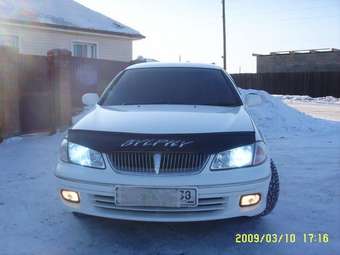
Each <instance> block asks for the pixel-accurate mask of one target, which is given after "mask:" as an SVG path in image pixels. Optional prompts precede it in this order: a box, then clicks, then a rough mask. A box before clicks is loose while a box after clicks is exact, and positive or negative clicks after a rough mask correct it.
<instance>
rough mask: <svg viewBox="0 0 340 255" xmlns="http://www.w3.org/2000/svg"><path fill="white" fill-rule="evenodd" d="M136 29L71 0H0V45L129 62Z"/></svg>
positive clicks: (26, 51)
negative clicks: (67, 51) (52, 50)
mask: <svg viewBox="0 0 340 255" xmlns="http://www.w3.org/2000/svg"><path fill="white" fill-rule="evenodd" d="M142 38H144V36H143V35H142V34H140V33H139V32H138V31H136V30H134V29H132V28H130V27H128V26H126V25H124V24H122V23H120V22H118V21H116V20H113V19H111V18H109V17H106V16H104V15H103V14H101V13H98V12H95V11H93V10H91V9H89V8H87V7H85V6H83V5H81V4H79V3H77V2H75V1H73V0H58V1H55V0H44V1H39V0H21V1H19V0H15V1H13V0H0V46H10V47H14V48H17V49H18V51H19V53H22V54H30V55H42V56H46V54H47V52H48V51H49V50H51V49H67V50H69V51H71V52H72V55H73V56H75V57H86V58H99V59H107V60H115V61H124V62H130V61H131V60H132V42H133V41H134V40H137V39H142Z"/></svg>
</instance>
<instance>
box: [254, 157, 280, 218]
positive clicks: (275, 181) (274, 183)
mask: <svg viewBox="0 0 340 255" xmlns="http://www.w3.org/2000/svg"><path fill="white" fill-rule="evenodd" d="M270 169H271V172H272V176H271V179H270V183H269V188H268V194H267V204H266V209H264V211H263V212H262V213H261V214H259V215H258V216H265V215H267V214H269V213H271V212H272V211H273V209H274V208H275V206H276V203H277V200H278V199H279V194H280V181H279V174H278V172H277V168H276V166H275V164H274V162H273V160H272V159H271V160H270Z"/></svg>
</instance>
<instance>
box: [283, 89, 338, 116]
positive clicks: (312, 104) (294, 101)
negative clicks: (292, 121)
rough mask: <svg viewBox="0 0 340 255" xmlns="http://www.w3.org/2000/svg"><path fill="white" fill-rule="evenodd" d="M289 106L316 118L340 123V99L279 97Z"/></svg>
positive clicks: (329, 97)
mask: <svg viewBox="0 0 340 255" xmlns="http://www.w3.org/2000/svg"><path fill="white" fill-rule="evenodd" d="M277 97H279V98H281V99H282V100H283V101H284V102H285V103H287V104H288V105H289V106H291V107H293V108H295V109H297V110H299V111H302V112H305V113H307V114H309V115H311V116H313V117H315V118H322V119H328V120H335V121H340V98H335V97H331V96H327V97H316V98H312V97H310V96H286V95H285V96H277Z"/></svg>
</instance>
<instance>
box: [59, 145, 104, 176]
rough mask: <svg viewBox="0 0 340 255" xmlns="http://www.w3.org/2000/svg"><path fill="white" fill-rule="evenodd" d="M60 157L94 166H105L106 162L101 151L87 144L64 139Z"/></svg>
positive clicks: (66, 160) (74, 162)
mask: <svg viewBox="0 0 340 255" xmlns="http://www.w3.org/2000/svg"><path fill="white" fill-rule="evenodd" d="M60 159H61V160H62V161H64V162H70V163H73V164H77V165H81V166H87V167H93V168H100V169H104V168H105V162H104V159H103V156H102V154H101V153H100V152H98V151H95V150H92V149H90V148H87V147H85V146H82V145H79V144H75V143H71V142H68V141H67V140H66V139H64V140H63V141H62V143H61V147H60Z"/></svg>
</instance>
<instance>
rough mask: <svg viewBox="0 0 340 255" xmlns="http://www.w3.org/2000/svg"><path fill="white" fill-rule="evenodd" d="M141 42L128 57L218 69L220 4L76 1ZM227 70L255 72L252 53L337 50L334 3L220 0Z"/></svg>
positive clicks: (216, 0) (339, 15)
mask: <svg viewBox="0 0 340 255" xmlns="http://www.w3.org/2000/svg"><path fill="white" fill-rule="evenodd" d="M77 2H79V3H81V4H83V5H85V6H87V7H89V8H91V9H93V10H96V11H98V12H101V13H102V14H105V15H106V16H108V17H110V18H113V19H115V20H117V21H119V22H121V23H123V24H125V25H128V26H130V27H132V28H134V29H136V30H138V31H139V32H141V33H142V34H143V35H144V36H145V37H146V38H145V39H143V40H138V41H135V42H134V44H133V56H134V58H136V57H138V56H143V57H146V58H154V59H157V60H159V61H164V62H178V61H180V59H181V61H182V62H187V61H188V62H199V63H215V64H217V65H220V66H222V65H223V59H222V55H223V48H222V47H223V44H222V5H221V0H77ZM226 28H227V42H226V44H227V71H228V72H230V73H239V72H242V73H244V72H256V58H255V57H253V56H252V53H263V54H265V53H269V52H272V51H280V50H300V49H316V48H340V0H285V1H282V0H226Z"/></svg>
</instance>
